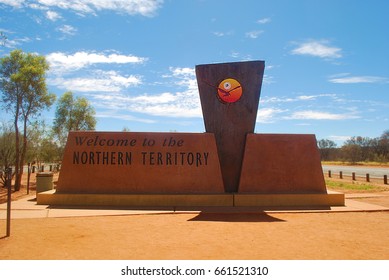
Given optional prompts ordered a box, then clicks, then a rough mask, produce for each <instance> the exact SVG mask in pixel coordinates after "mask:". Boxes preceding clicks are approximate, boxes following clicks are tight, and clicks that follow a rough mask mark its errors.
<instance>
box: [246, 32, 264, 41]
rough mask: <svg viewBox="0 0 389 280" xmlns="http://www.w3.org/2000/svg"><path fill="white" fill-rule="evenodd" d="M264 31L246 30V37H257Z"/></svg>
mask: <svg viewBox="0 0 389 280" xmlns="http://www.w3.org/2000/svg"><path fill="white" fill-rule="evenodd" d="M262 33H263V30H254V31H250V32H246V37H248V38H251V39H256V38H258V37H259V35H261V34H262Z"/></svg>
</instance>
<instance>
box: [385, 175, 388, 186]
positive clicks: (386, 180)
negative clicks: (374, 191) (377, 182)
mask: <svg viewBox="0 0 389 280" xmlns="http://www.w3.org/2000/svg"><path fill="white" fill-rule="evenodd" d="M384 184H385V185H387V184H388V175H384Z"/></svg>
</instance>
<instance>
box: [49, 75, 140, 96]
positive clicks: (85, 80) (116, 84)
mask: <svg viewBox="0 0 389 280" xmlns="http://www.w3.org/2000/svg"><path fill="white" fill-rule="evenodd" d="M48 83H49V84H50V85H53V86H56V87H58V88H61V89H65V90H70V91H76V92H77V91H78V92H120V91H121V90H123V89H124V88H128V87H130V86H137V85H140V84H141V83H142V80H141V78H140V77H137V76H134V75H129V76H121V75H119V74H118V73H116V72H115V71H96V72H95V73H94V75H92V77H82V78H63V77H56V78H53V79H48Z"/></svg>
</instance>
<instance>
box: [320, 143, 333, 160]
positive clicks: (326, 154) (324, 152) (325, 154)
mask: <svg viewBox="0 0 389 280" xmlns="http://www.w3.org/2000/svg"><path fill="white" fill-rule="evenodd" d="M317 146H318V148H319V150H320V156H321V159H322V160H331V159H332V157H331V155H332V154H334V153H335V151H336V150H337V149H336V143H335V142H334V141H332V140H328V139H321V140H319V141H317Z"/></svg>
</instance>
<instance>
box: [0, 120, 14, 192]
mask: <svg viewBox="0 0 389 280" xmlns="http://www.w3.org/2000/svg"><path fill="white" fill-rule="evenodd" d="M14 139H15V133H14V131H13V129H12V125H10V124H6V123H2V124H1V126H0V185H2V186H5V179H6V174H5V170H7V168H9V167H11V166H12V163H14V162H15V146H14V145H13V144H12V143H13V140H14Z"/></svg>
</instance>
